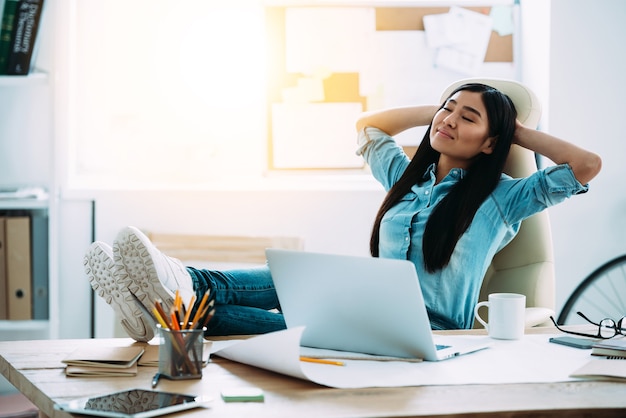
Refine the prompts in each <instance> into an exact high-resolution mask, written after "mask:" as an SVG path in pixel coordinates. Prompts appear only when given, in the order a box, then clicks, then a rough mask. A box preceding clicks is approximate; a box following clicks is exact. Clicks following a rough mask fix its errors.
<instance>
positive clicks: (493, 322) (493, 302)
mask: <svg viewBox="0 0 626 418" xmlns="http://www.w3.org/2000/svg"><path fill="white" fill-rule="evenodd" d="M482 306H485V307H487V308H488V309H489V322H488V323H487V322H485V320H483V319H482V318H481V317H480V315H479V314H478V310H479V309H480V308H481V307H482ZM525 311H526V296H524V295H519V294H517V293H492V294H490V295H489V302H480V303H478V304H477V305H476V307H475V308H474V316H475V317H476V320H477V321H478V322H480V323H481V324H483V326H484V327H485V329H486V330H487V332H488V333H489V336H490V337H491V338H496V339H500V340H517V339H520V338H522V336H523V335H524V325H525Z"/></svg>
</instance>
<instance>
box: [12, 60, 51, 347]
mask: <svg viewBox="0 0 626 418" xmlns="http://www.w3.org/2000/svg"><path fill="white" fill-rule="evenodd" d="M50 113H51V106H50V86H49V77H48V74H47V73H45V72H32V73H30V74H29V75H23V76H22V75H3V76H0V121H1V122H2V126H1V127H0V149H1V151H0V165H1V166H2V167H1V168H0V178H2V183H1V184H0V218H2V219H4V220H6V219H7V218H16V217H22V218H26V219H28V223H27V225H28V230H27V232H28V233H27V234H26V235H27V238H28V239H27V241H26V245H27V246H28V247H26V248H30V251H29V252H28V257H26V261H25V262H24V263H25V265H28V266H29V267H30V269H29V270H28V274H30V281H29V283H28V286H25V287H24V289H25V293H26V296H25V297H23V299H21V300H20V302H19V303H26V302H24V301H26V300H27V301H28V302H27V303H26V304H25V305H21V306H22V307H24V309H27V310H28V311H29V312H30V315H29V316H28V317H26V318H24V319H22V318H21V317H17V318H15V315H13V318H11V315H9V310H10V309H11V308H10V305H9V301H8V298H9V297H10V295H13V297H15V295H14V294H15V287H12V285H9V282H8V280H9V279H8V274H6V273H8V272H7V270H8V262H7V261H6V257H5V262H4V263H3V266H1V268H3V269H5V280H3V281H2V280H0V285H2V286H4V292H2V293H1V295H2V300H0V304H1V305H3V306H2V307H3V308H4V314H3V315H2V316H0V318H1V319H0V340H3V341H6V340H24V339H47V338H50V337H51V336H52V335H53V331H52V328H53V327H51V324H53V323H56V322H57V321H56V320H54V310H51V309H50V301H51V299H52V298H51V296H52V292H51V291H50V289H51V285H53V275H52V274H51V273H52V269H51V268H50V248H51V246H50V243H51V240H50V236H51V234H50V230H51V228H50V227H51V221H50V214H51V210H50V209H51V199H50V198H49V197H48V195H47V194H46V193H45V191H46V190H50V189H51V188H52V180H51V179H52V177H53V170H52V163H51V162H50V161H49V160H48V159H47V158H45V157H43V158H42V157H41V156H40V155H41V153H44V154H47V155H49V150H50V149H51V142H52V141H51V138H52V137H51V124H50V118H49V115H50ZM2 115H10V117H7V116H4V117H3V116H2ZM33 115H39V116H41V118H40V117H39V116H38V118H37V121H38V123H37V124H36V125H37V126H36V127H34V126H33V125H35V124H33V123H32V120H31V118H32V117H33ZM32 187H36V188H40V189H41V193H38V194H35V195H31V194H30V193H27V194H26V195H24V196H22V194H21V193H13V192H14V191H17V190H19V191H21V190H24V189H27V190H29V191H30V190H31V188H32ZM11 189H15V190H11ZM5 248H6V247H5ZM18 252H19V254H20V255H21V251H18ZM14 284H15V282H13V285H14Z"/></svg>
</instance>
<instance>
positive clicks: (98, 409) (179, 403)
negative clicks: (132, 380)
mask: <svg viewBox="0 0 626 418" xmlns="http://www.w3.org/2000/svg"><path fill="white" fill-rule="evenodd" d="M210 401H211V399H210V398H208V397H205V396H193V395H184V394H181V393H168V392H160V391H154V390H145V389H131V390H125V391H122V392H116V393H111V394H108V395H102V396H95V397H92V398H83V399H76V400H74V401H70V402H67V403H59V404H55V405H54V409H57V410H59V411H65V412H70V413H73V414H83V415H93V416H98V417H111V418H149V417H156V416H159V415H165V414H170V413H172V412H177V411H182V410H185V409H191V408H198V407H201V406H202V407H204V406H207V404H208V403H209V402H210Z"/></svg>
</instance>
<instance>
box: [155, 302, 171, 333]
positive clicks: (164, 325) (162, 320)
mask: <svg viewBox="0 0 626 418" xmlns="http://www.w3.org/2000/svg"><path fill="white" fill-rule="evenodd" d="M152 313H154V317H155V318H156V319H157V321H159V324H161V326H162V327H163V328H165V329H168V328H169V326H168V325H167V323H166V322H165V320H164V319H163V317H161V314H160V313H159V310H158V309H157V308H156V306H155V307H154V308H152Z"/></svg>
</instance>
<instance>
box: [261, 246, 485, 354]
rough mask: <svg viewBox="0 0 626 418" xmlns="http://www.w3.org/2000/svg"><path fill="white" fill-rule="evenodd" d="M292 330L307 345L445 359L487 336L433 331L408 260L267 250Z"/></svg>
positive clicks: (467, 350)
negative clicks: (298, 330)
mask: <svg viewBox="0 0 626 418" xmlns="http://www.w3.org/2000/svg"><path fill="white" fill-rule="evenodd" d="M266 256H267V261H268V263H269V267H270V271H271V273H272V278H273V280H274V285H275V287H276V292H277V294H278V299H279V302H280V306H281V310H282V312H283V314H284V317H285V322H286V324H287V328H294V327H300V326H304V327H305V329H304V332H303V335H302V341H301V345H302V346H305V347H314V348H322V349H332V350H340V351H348V352H352V353H364V354H372V355H377V356H385V357H399V358H407V359H412V358H413V359H423V360H427V361H438V360H443V359H447V358H451V357H456V356H459V355H461V354H465V353H470V352H474V351H477V350H480V349H483V348H486V347H487V346H488V345H489V339H488V338H477V339H470V338H467V339H465V340H464V339H463V337H459V336H453V337H452V338H450V337H448V338H447V339H446V337H445V336H434V335H433V333H432V330H431V328H430V322H429V320H428V314H427V312H426V306H425V304H424V299H423V297H422V291H421V288H420V285H419V281H418V278H417V273H416V271H415V266H414V265H413V263H412V262H410V261H407V260H395V259H385V258H374V257H359V256H348V255H338V254H322V253H312V252H304V251H295V250H283V249H267V250H266Z"/></svg>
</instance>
